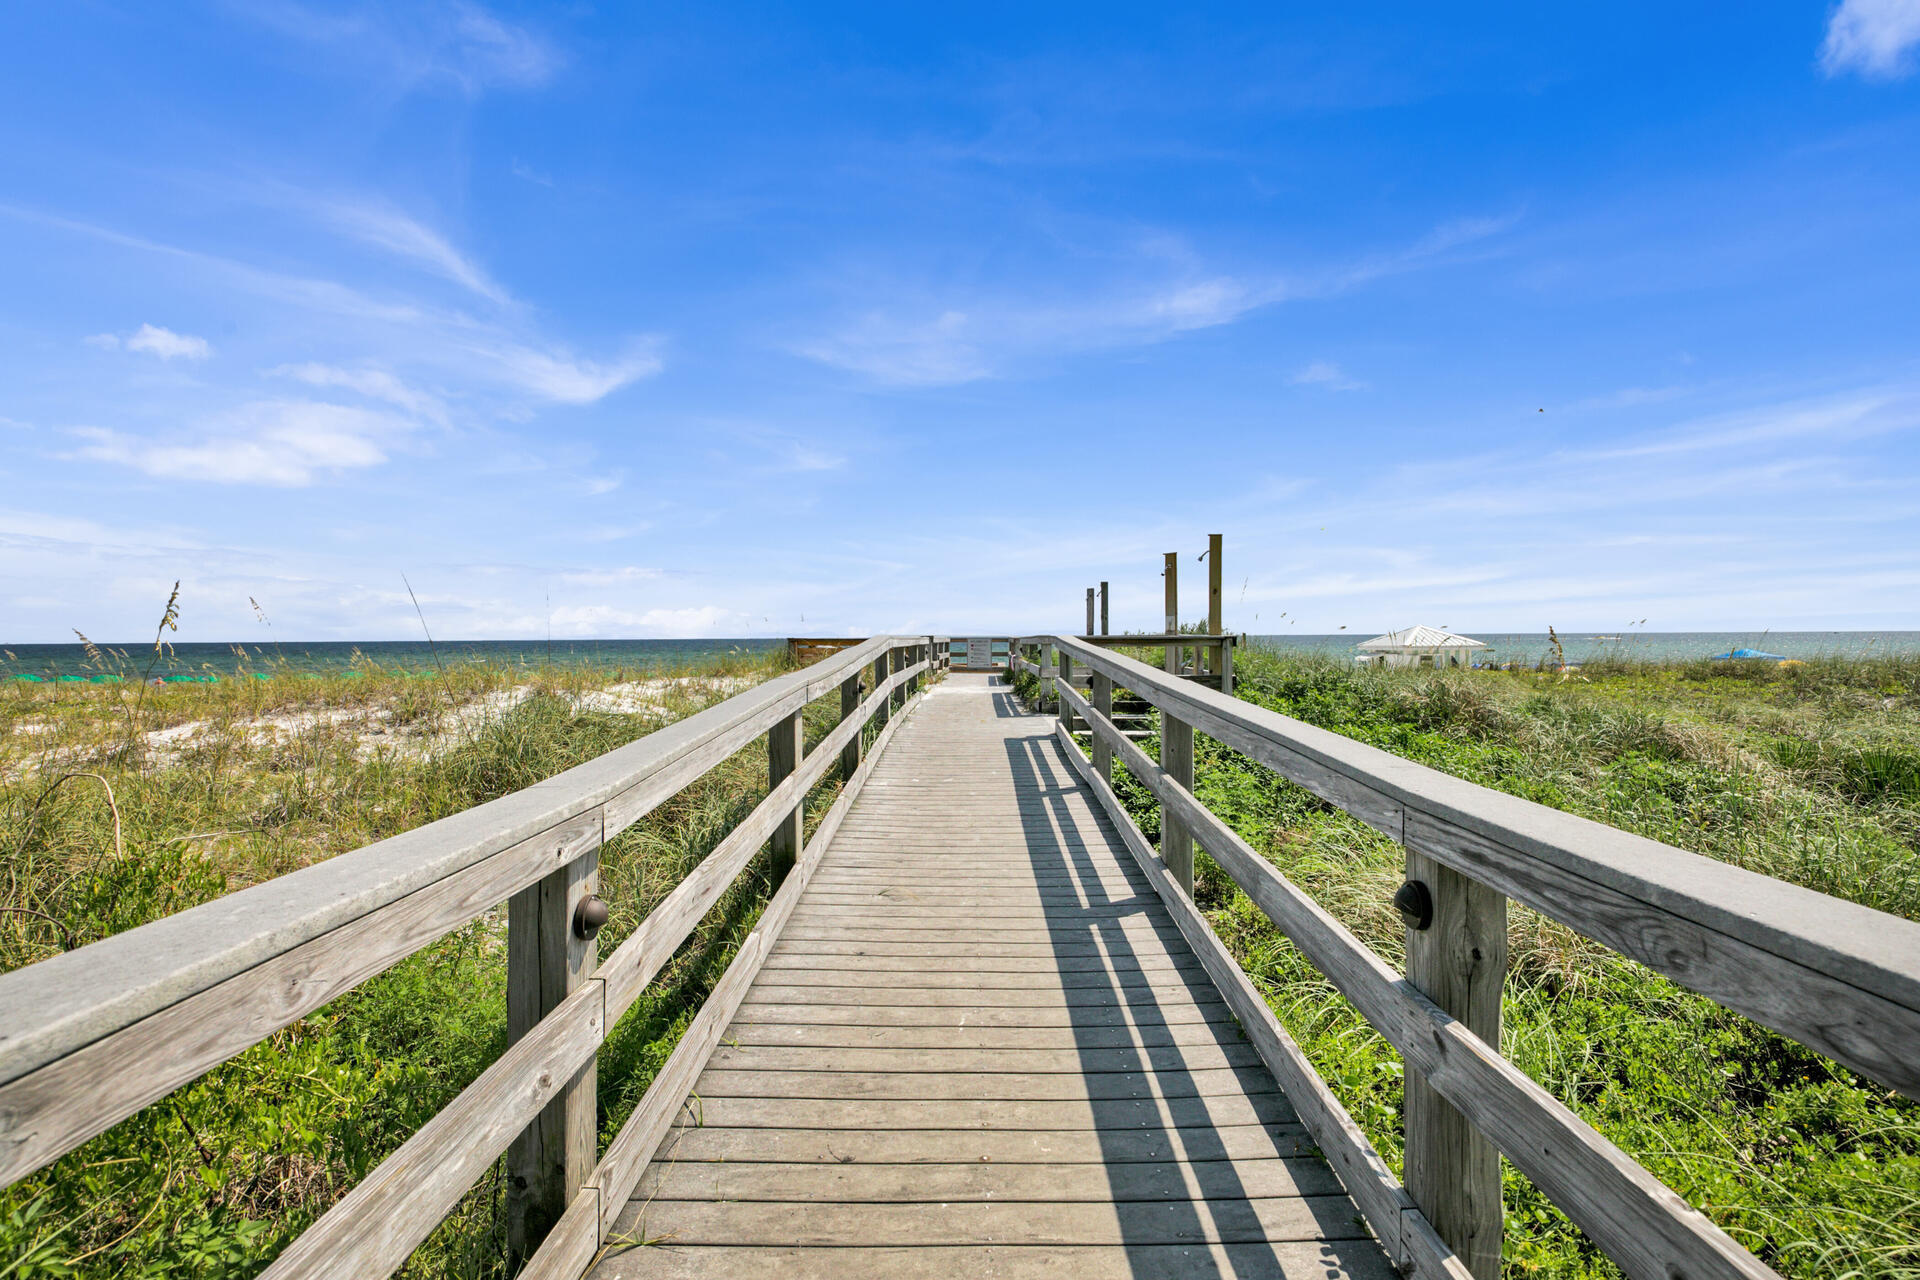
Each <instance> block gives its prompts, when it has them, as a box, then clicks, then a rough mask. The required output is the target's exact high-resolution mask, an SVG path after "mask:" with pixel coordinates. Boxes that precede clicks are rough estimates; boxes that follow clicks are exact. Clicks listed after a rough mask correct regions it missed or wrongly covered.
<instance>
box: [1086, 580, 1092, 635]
mask: <svg viewBox="0 0 1920 1280" xmlns="http://www.w3.org/2000/svg"><path fill="white" fill-rule="evenodd" d="M1087 634H1088V635H1092V634H1093V588H1092V587H1088V588H1087Z"/></svg>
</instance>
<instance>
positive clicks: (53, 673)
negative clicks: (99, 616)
mask: <svg viewBox="0 0 1920 1280" xmlns="http://www.w3.org/2000/svg"><path fill="white" fill-rule="evenodd" d="M786 643H787V642H786V641H785V640H770V639H759V640H555V641H554V642H553V643H552V646H551V647H549V646H548V644H547V642H546V641H544V640H537V641H536V640H453V641H446V640H443V641H441V642H440V644H439V651H440V661H442V662H444V663H446V664H448V665H449V666H452V665H454V664H456V663H473V662H484V663H491V664H494V665H497V666H510V667H540V666H544V665H546V664H547V663H548V662H551V663H553V665H555V666H589V667H600V668H608V669H620V668H625V669H627V670H648V669H653V668H658V667H677V666H682V665H685V664H689V663H704V662H711V661H714V660H716V659H719V658H722V657H724V656H725V655H727V654H729V653H733V652H739V653H751V654H760V653H771V652H773V651H775V650H777V649H783V648H785V647H786ZM100 647H101V648H102V649H104V650H108V651H109V652H110V653H111V654H113V655H115V656H116V657H117V656H118V655H121V654H124V655H125V659H124V666H125V667H126V668H127V669H129V670H130V671H131V672H133V673H139V672H143V671H145V670H146V667H147V663H148V662H149V661H150V660H151V659H152V658H153V644H152V642H151V641H148V642H146V643H144V644H131V645H119V644H113V645H102V646H100ZM243 650H244V653H243V652H242V651H243ZM369 665H370V666H372V667H373V668H375V669H377V670H380V671H401V672H426V671H432V670H433V669H434V654H433V650H432V648H430V647H429V646H428V645H427V643H426V641H424V640H362V641H348V640H324V641H302V642H298V643H287V644H281V645H274V644H264V645H258V644H245V645H242V644H239V643H233V644H197V643H189V644H180V645H174V646H170V653H168V654H166V655H163V656H162V657H161V658H160V660H159V663H158V665H156V666H155V667H154V674H155V675H156V676H161V675H195V676H204V675H209V674H212V675H219V676H223V677H230V676H232V675H233V674H234V673H235V672H238V671H242V670H245V671H277V670H283V669H284V670H287V671H294V672H309V673H315V674H322V673H329V672H340V671H347V670H351V669H352V668H354V667H356V666H358V667H365V666H369ZM109 666H110V669H111V668H114V667H115V664H114V663H112V662H110V663H109ZM98 670H99V667H98V666H97V664H92V663H89V662H88V660H87V654H86V650H85V649H83V648H82V647H81V646H80V645H77V644H15V645H7V646H5V647H4V648H0V679H5V678H9V677H12V676H15V675H37V676H40V677H42V678H43V679H56V678H58V677H60V676H92V675H94V674H96V673H97V672H98Z"/></svg>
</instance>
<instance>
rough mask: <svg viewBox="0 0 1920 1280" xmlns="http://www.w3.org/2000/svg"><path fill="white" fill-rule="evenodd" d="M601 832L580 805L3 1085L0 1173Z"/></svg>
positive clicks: (509, 890) (302, 1011)
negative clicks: (551, 824)
mask: <svg viewBox="0 0 1920 1280" xmlns="http://www.w3.org/2000/svg"><path fill="white" fill-rule="evenodd" d="M599 840H600V814H599V811H598V810H593V811H590V812H588V813H584V814H580V815H578V816H577V817H574V818H572V819H569V820H568V821H567V822H566V823H565V824H563V825H562V826H561V827H559V828H556V829H554V830H551V831H547V832H542V833H541V834H540V835H537V836H535V837H533V838H532V839H530V840H525V841H522V842H521V843H519V844H517V845H514V846H512V847H511V848H508V849H504V850H502V851H500V852H499V853H496V854H494V855H493V856H492V857H490V858H487V859H485V860H484V861H482V862H479V863H476V864H474V865H472V866H469V867H465V868H463V869H461V870H460V871H457V872H455V873H454V874H452V875H450V876H447V877H445V878H444V879H441V880H438V881H436V882H434V883H431V884H428V885H427V886H425V887H424V888H421V889H419V890H417V891H415V892H414V893H412V894H410V895H408V896H407V897H405V898H403V899H401V900H400V901H399V902H396V903H393V904H391V905H389V906H387V907H385V908H383V909H382V910H380V911H377V912H371V913H369V914H367V915H363V916H361V917H359V918H358V919H356V920H353V921H351V922H350V923H348V924H345V925H342V926H341V927H339V928H338V929H335V930H333V931H332V932H330V933H327V934H323V935H322V936H320V937H318V938H314V939H312V940H311V941H308V942H304V943H301V944H300V945H298V946H295V947H293V948H291V949H289V950H288V951H286V952H284V953H282V954H280V955H278V956H275V957H273V958H272V959H270V960H267V961H265V962H264V963H262V964H259V965H257V966H255V967H254V968H251V969H248V970H246V971H245V972H243V973H240V974H238V975H236V976H234V977H232V978H228V979H226V980H225V981H223V982H221V983H219V984H217V985H215V986H213V987H211V988H209V989H208V990H205V991H202V992H199V993H198V994H196V995H192V996H188V997H187V998H186V999H184V1000H181V1001H180V1002H179V1003H177V1004H175V1005H172V1006H171V1007H169V1008H165V1009H162V1010H160V1011H159V1012H158V1013H155V1014H152V1015H150V1016H148V1017H145V1018H142V1019H141V1020H139V1021H138V1022H135V1023H134V1024H132V1025H131V1026H129V1027H126V1028H124V1029H122V1030H120V1031H118V1032H115V1033H113V1034H111V1035H108V1036H106V1037H105V1038H103V1039H99V1040H95V1041H94V1042H92V1043H91V1044H88V1045H86V1046H85V1047H84V1048H81V1049H78V1050H76V1051H74V1052H71V1053H68V1054H66V1055H65V1056H63V1057H60V1058H57V1059H55V1060H53V1061H52V1062H50V1063H48V1064H47V1065H45V1066H42V1067H40V1068H39V1069H38V1070H35V1071H33V1072H31V1073H29V1074H28V1075H26V1076H23V1077H21V1078H19V1079H16V1080H13V1081H11V1082H10V1083H8V1084H7V1085H5V1086H4V1087H0V1180H3V1181H11V1180H13V1179H17V1178H21V1177H24V1176H26V1175H27V1174H28V1173H31V1172H32V1171H33V1170H35V1169H37V1168H39V1167H41V1166H42V1165H44V1164H46V1163H48V1162H49V1161H51V1160H54V1159H56V1158H57V1157H59V1156H60V1155H61V1154H62V1153H64V1152H66V1151H70V1150H72V1149H73V1148H74V1147H76V1146H79V1145H80V1144H81V1143H82V1142H85V1141H86V1140H87V1139H88V1138H91V1137H93V1136H94V1135H96V1134H99V1133H102V1132H104V1131H105V1130H106V1129H108V1128H109V1127H110V1126H112V1125H113V1124H115V1123H116V1122H118V1121H119V1120H121V1119H122V1118H124V1117H126V1116H129V1115H131V1114H133V1113H134V1112H135V1111H138V1110H139V1109H140V1108H141V1107H143V1106H146V1105H147V1104H148V1103H150V1102H153V1101H154V1100H155V1099H158V1098H161V1097H164V1096H165V1095H166V1094H168V1093H171V1092H172V1091H173V1090H174V1089H177V1088H179V1087H180V1086H181V1085H183V1084H186V1083H187V1082H188V1081H190V1080H193V1079H195V1078H196V1077H198V1076H199V1075H201V1074H202V1073H203V1072H205V1071H206V1070H207V1069H208V1068H210V1067H213V1066H216V1065H218V1064H219V1063H221V1062H224V1061H226V1060H227V1059H228V1058H230V1057H232V1056H233V1055H234V1054H236V1053H240V1052H242V1051H243V1050H245V1049H247V1048H249V1047H251V1046H252V1045H254V1044H257V1043H258V1042H259V1041H261V1040H263V1039H265V1038H266V1037H267V1036H269V1035H271V1034H273V1033H274V1032H275V1031H278V1030H279V1029H280V1028H281V1027H284V1026H287V1025H288V1024H290V1023H292V1022H294V1021H295V1020H297V1019H299V1018H301V1017H303V1016H305V1015H306V1014H308V1013H310V1012H312V1011H313V1010H314V1009H317V1008H319V1007H320V1006H321V1005H323V1004H326V1003H327V1002H328V1001H330V1000H333V999H336V998H338V997H339V996H341V995H344V994H345V993H347V992H348V991H351V990H352V989H353V988H354V987H356V986H358V985H359V984H360V983H362V982H364V981H366V980H367V979H368V978H370V977H372V976H373V975H374V974H376V973H379V972H381V971H382V970H384V969H386V968H388V967H389V966H391V965H393V964H394V963H396V962H397V961H399V960H402V959H404V958H406V957H407V956H409V955H412V954H413V953H414V952H415V951H418V950H419V949H420V948H421V947H424V946H426V945H427V944H428V943H430V942H432V941H433V940H434V939H436V938H439V937H442V936H443V935H445V934H446V933H447V932H448V931H450V930H452V929H456V928H458V927H460V925H462V924H465V923H466V922H468V921H470V920H473V919H474V918H476V917H478V916H479V915H481V914H483V913H484V912H487V911H490V910H492V909H493V908H494V907H495V906H497V905H498V904H499V903H500V901H501V900H502V899H503V898H506V897H508V896H510V895H512V894H513V893H515V892H517V891H519V890H521V889H523V888H525V887H526V886H527V885H528V884H531V883H534V882H536V881H538V880H539V879H540V878H541V877H542V876H544V875H547V874H548V873H549V872H550V871H551V870H552V869H553V868H555V867H556V866H560V865H564V864H565V863H567V862H570V861H572V860H573V859H574V858H577V857H578V856H579V855H580V853H581V852H582V851H583V850H585V849H589V848H592V847H594V846H595V845H597V844H598V843H599ZM70 954H75V955H77V954H79V953H78V952H74V953H70ZM36 967H37V966H36Z"/></svg>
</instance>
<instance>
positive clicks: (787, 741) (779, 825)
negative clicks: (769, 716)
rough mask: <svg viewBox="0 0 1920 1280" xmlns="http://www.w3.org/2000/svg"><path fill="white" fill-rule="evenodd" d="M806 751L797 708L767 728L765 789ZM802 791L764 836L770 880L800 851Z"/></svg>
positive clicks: (803, 814)
mask: <svg viewBox="0 0 1920 1280" xmlns="http://www.w3.org/2000/svg"><path fill="white" fill-rule="evenodd" d="M805 752H806V725H805V723H804V722H803V721H802V720H801V718H800V713H799V712H797V711H796V712H794V713H793V714H792V715H790V716H788V717H787V718H786V719H784V720H782V721H780V723H778V724H776V725H774V726H773V728H771V729H769V730H767V789H768V790H769V791H771V790H773V789H774V788H775V787H778V786H779V785H780V784H781V783H782V782H785V781H786V780H787V778H788V777H790V776H791V775H792V773H793V771H794V770H795V769H797V768H799V767H800V757H801V756H802V755H803V754H805ZM806 809H807V806H806V793H805V792H804V791H803V792H801V794H800V799H799V802H798V803H796V804H795V805H794V806H793V808H792V809H790V810H788V811H787V812H785V813H783V814H781V815H780V816H779V817H778V818H777V819H776V820H775V822H774V826H773V834H772V835H771V836H770V837H768V842H767V843H768V854H769V858H768V862H767V867H768V870H769V871H770V872H771V873H772V875H773V882H774V883H775V884H779V883H780V882H781V881H782V880H784V879H785V878H786V875H787V872H788V871H790V870H792V869H793V859H794V857H795V855H796V854H798V853H799V852H800V844H801V827H802V825H803V824H804V822H805V821H806Z"/></svg>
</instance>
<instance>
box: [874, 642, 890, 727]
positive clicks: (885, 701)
mask: <svg viewBox="0 0 1920 1280" xmlns="http://www.w3.org/2000/svg"><path fill="white" fill-rule="evenodd" d="M886 682H887V655H886V654H884V653H883V654H881V655H880V656H879V657H877V658H875V659H874V660H873V687H874V690H875V692H878V691H879V689H880V686H882V685H884V684H885V683H886ZM892 711H893V700H892V699H891V698H882V699H881V700H880V705H879V706H877V707H875V708H874V709H873V727H874V728H876V729H884V728H886V727H887V717H888V716H889V715H890V714H891V713H892Z"/></svg>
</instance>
